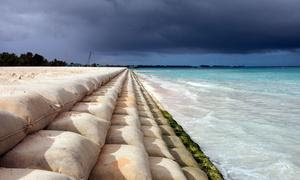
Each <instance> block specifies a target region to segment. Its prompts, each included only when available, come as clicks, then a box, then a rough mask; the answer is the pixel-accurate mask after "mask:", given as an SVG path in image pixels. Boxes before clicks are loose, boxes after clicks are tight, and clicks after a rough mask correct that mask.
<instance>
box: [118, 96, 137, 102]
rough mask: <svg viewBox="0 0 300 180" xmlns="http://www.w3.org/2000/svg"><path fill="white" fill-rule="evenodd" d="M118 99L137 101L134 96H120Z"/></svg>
mask: <svg viewBox="0 0 300 180" xmlns="http://www.w3.org/2000/svg"><path fill="white" fill-rule="evenodd" d="M118 101H128V102H132V103H136V99H135V97H134V96H127V97H122V96H120V97H119V98H118Z"/></svg>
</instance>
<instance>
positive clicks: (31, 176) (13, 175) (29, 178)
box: [0, 168, 75, 180]
mask: <svg viewBox="0 0 300 180" xmlns="http://www.w3.org/2000/svg"><path fill="white" fill-rule="evenodd" d="M16 179H18V180H40V179H41V180H75V179H74V178H73V177H70V176H66V175H63V174H59V173H55V172H51V171H44V170H39V169H14V168H0V180H16Z"/></svg>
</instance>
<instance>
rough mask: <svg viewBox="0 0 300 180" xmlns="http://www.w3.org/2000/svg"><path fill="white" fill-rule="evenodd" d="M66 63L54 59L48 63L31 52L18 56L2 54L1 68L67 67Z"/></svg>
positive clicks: (0, 58) (0, 56) (0, 59)
mask: <svg viewBox="0 0 300 180" xmlns="http://www.w3.org/2000/svg"><path fill="white" fill-rule="evenodd" d="M66 65H68V64H67V63H66V62H65V61H60V60H57V59H54V60H53V61H48V60H47V59H45V58H44V57H43V56H41V55H39V54H35V55H33V54H32V53H31V52H28V53H26V54H21V55H20V56H17V55H16V54H14V53H7V52H4V53H1V54H0V66H66Z"/></svg>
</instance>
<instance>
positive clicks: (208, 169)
mask: <svg viewBox="0 0 300 180" xmlns="http://www.w3.org/2000/svg"><path fill="white" fill-rule="evenodd" d="M160 111H161V112H162V114H163V116H164V117H165V118H166V119H168V121H169V123H170V126H171V127H172V128H173V129H174V131H175V133H176V135H177V136H178V137H179V138H180V139H181V141H182V142H183V144H184V145H185V146H186V148H187V149H188V150H189V151H190V152H191V153H192V154H193V156H194V158H195V160H196V161H197V162H198V164H199V166H200V168H201V169H202V170H203V171H204V172H205V173H206V174H207V176H208V178H209V179H210V180H222V179H223V176H222V174H221V173H220V171H219V170H218V169H217V168H216V167H215V165H214V164H213V163H212V162H211V161H210V160H209V158H208V157H207V156H206V155H205V154H204V153H203V152H202V151H201V149H200V147H199V145H198V144H197V143H195V142H194V141H193V140H192V139H191V137H190V136H189V135H188V134H187V133H186V132H185V131H184V130H183V128H182V127H181V126H180V125H179V124H178V123H177V122H176V121H175V120H174V119H173V117H172V116H171V114H169V113H168V112H167V111H164V110H160Z"/></svg>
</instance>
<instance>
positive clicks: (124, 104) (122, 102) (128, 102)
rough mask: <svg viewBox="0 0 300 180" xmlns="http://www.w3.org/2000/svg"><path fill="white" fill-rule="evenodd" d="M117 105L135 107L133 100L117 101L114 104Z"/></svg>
mask: <svg viewBox="0 0 300 180" xmlns="http://www.w3.org/2000/svg"><path fill="white" fill-rule="evenodd" d="M116 106H117V107H121V108H122V107H134V108H137V105H136V103H135V101H118V102H117V104H116Z"/></svg>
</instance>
